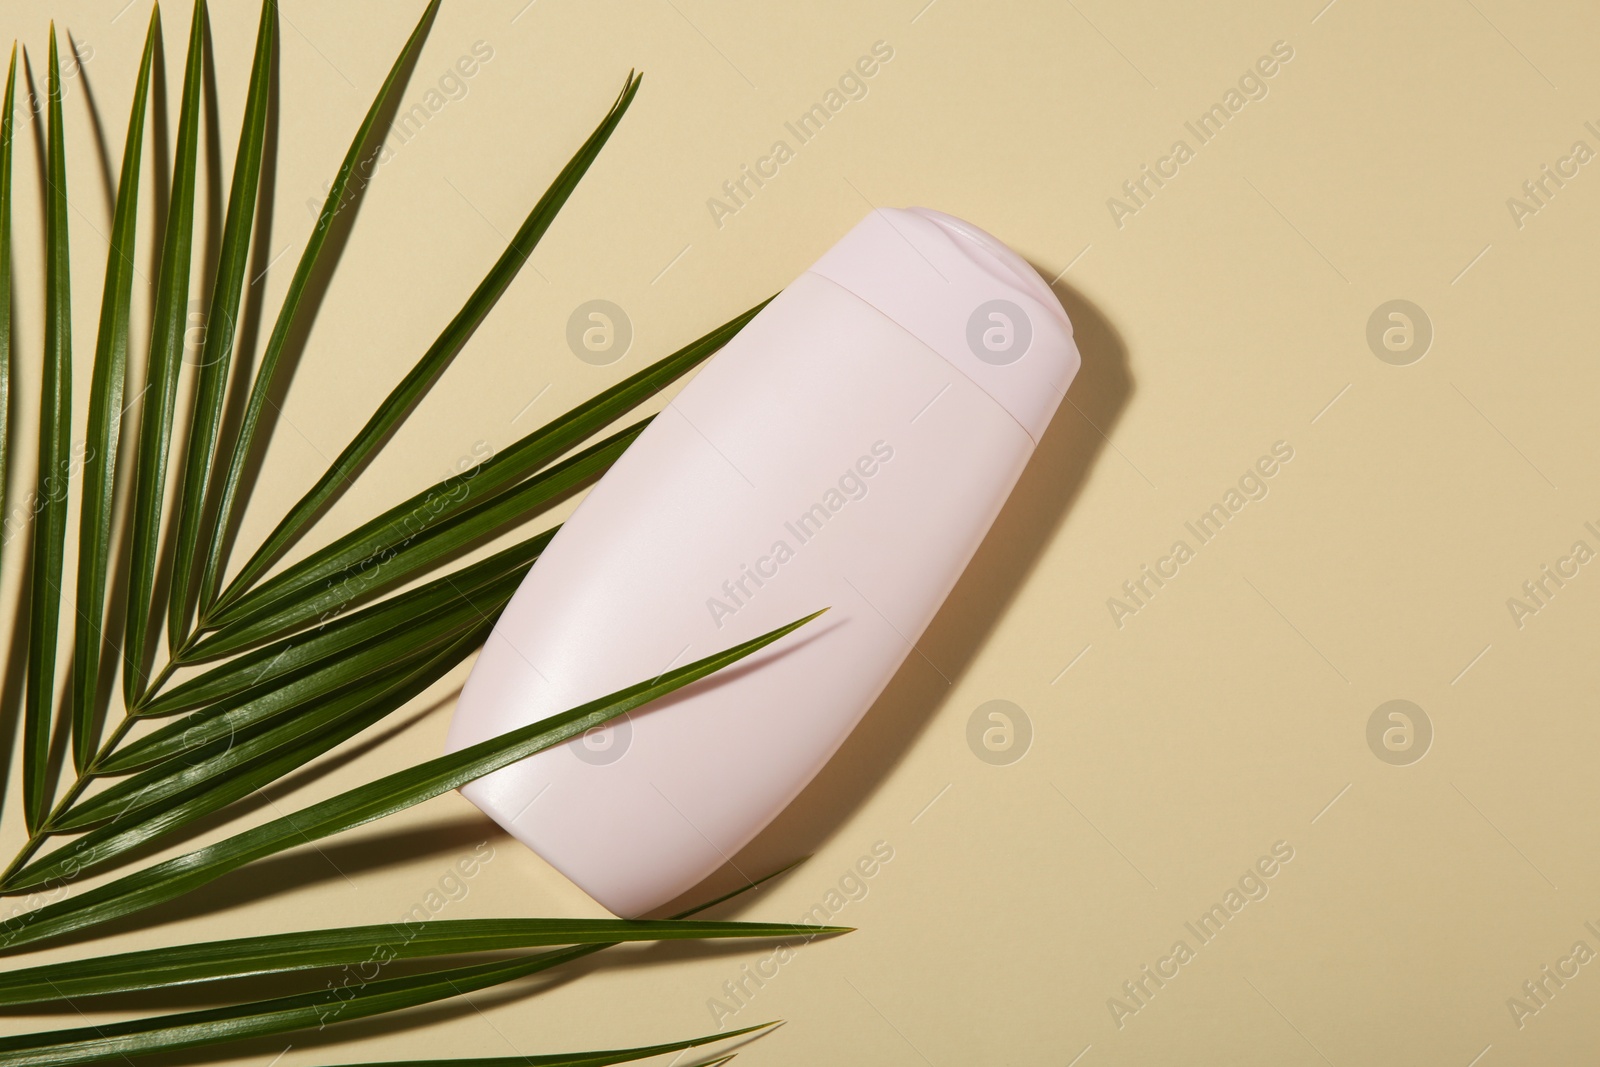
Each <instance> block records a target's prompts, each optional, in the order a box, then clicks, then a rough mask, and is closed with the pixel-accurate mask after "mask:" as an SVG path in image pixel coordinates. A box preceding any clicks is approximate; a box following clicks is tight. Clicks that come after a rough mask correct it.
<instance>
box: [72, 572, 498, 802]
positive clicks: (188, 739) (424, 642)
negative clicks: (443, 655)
mask: <svg viewBox="0 0 1600 1067" xmlns="http://www.w3.org/2000/svg"><path fill="white" fill-rule="evenodd" d="M518 581H519V579H518V578H517V577H515V576H506V577H503V578H501V579H499V580H498V581H497V582H495V583H493V584H491V585H489V586H485V587H483V588H481V589H479V590H478V591H477V592H476V593H474V594H473V595H472V596H469V597H465V598H463V599H462V600H461V601H460V603H458V604H456V605H455V606H453V607H452V608H450V609H449V610H447V611H441V612H437V613H435V614H433V615H431V616H429V617H426V618H422V619H418V620H414V621H412V622H411V623H410V624H409V625H408V626H406V627H402V628H400V629H398V630H395V631H393V632H391V633H389V634H386V635H384V636H383V637H382V638H380V639H378V640H376V641H372V642H368V643H366V644H364V645H359V646H357V647H355V648H351V649H346V650H343V651H341V652H339V653H337V654H335V655H333V656H331V657H328V659H326V660H325V661H323V662H321V663H318V664H314V665H313V666H312V667H310V668H307V669H306V670H304V671H302V672H300V673H299V674H298V675H297V676H296V677H294V678H292V679H287V680H286V679H278V680H277V681H273V682H268V683H265V684H263V685H259V686H254V687H252V688H250V689H247V690H245V691H244V692H243V693H240V694H238V695H237V696H235V697H230V698H228V699H227V700H221V701H217V702H215V703H212V704H208V705H206V706H205V707H203V708H201V709H199V710H198V711H194V712H191V713H190V714H188V715H185V716H184V717H183V718H181V719H176V720H174V721H173V722H171V723H168V724H167V725H165V726H163V727H162V728H161V729H159V730H156V731H154V732H152V733H150V734H147V735H146V736H144V737H141V738H140V739H139V740H137V741H135V742H134V743H133V744H131V745H128V746H126V747H125V748H123V749H122V750H121V751H120V752H118V753H116V754H115V755H113V756H111V757H110V758H108V759H107V760H105V761H104V763H103V764H102V765H101V767H100V768H99V771H100V773H103V774H125V773H127V772H128V771H130V770H134V769H136V768H139V767H145V766H149V765H150V764H153V763H159V762H161V761H162V760H169V759H172V758H173V757H175V756H180V755H183V754H185V753H188V752H192V751H194V750H195V749H198V748H200V747H202V746H205V745H208V744H210V743H212V742H215V741H226V740H228V739H229V738H233V737H236V736H238V734H239V733H240V732H241V731H243V730H247V729H249V728H251V727H253V726H255V725H257V724H259V723H263V722H266V721H268V720H271V719H275V718H277V717H279V716H282V715H286V714H290V713H292V712H294V711H296V710H297V709H300V708H303V707H306V706H308V705H312V704H314V702H316V701H318V700H321V699H323V698H324V697H327V696H330V695H332V694H334V693H337V692H339V691H340V690H341V689H343V688H344V687H346V686H349V685H352V684H354V683H356V682H359V681H361V680H363V679H366V678H370V677H373V676H375V675H379V674H382V673H384V672H386V671H388V670H391V669H392V668H393V667H394V665H395V664H396V663H403V662H405V660H406V658H407V657H410V656H417V655H421V654H424V653H426V652H428V651H429V650H431V649H433V648H435V647H436V646H438V645H441V644H444V643H445V642H447V641H450V640H451V639H453V638H455V637H457V636H459V635H460V634H462V633H463V632H466V631H470V630H476V629H479V628H480V627H481V624H482V622H483V620H484V619H486V618H490V617H492V616H493V615H496V614H498V613H499V611H500V608H501V607H502V606H504V604H505V602H506V601H508V600H510V599H511V594H512V593H514V592H516V588H517V583H518Z"/></svg>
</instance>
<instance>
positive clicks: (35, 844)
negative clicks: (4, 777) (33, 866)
mask: <svg viewBox="0 0 1600 1067" xmlns="http://www.w3.org/2000/svg"><path fill="white" fill-rule="evenodd" d="M137 721H138V720H137V719H136V718H135V717H134V716H132V715H124V716H123V717H122V721H121V722H119V723H118V724H117V728H116V729H115V730H113V731H111V736H110V737H108V738H106V740H105V743H104V744H102V745H101V746H100V749H99V751H97V752H96V753H95V754H94V758H93V759H91V760H90V761H89V762H88V764H87V765H85V767H84V769H83V771H82V772H81V773H79V774H78V776H77V777H76V778H75V779H73V782H72V785H71V786H70V787H68V789H67V791H66V792H65V793H63V794H62V795H61V799H60V800H58V801H56V805H55V807H54V808H52V809H51V811H50V814H49V815H48V816H47V817H46V818H45V820H44V821H43V822H42V823H41V824H40V825H39V828H38V829H37V830H35V831H34V832H33V833H31V834H29V835H28V840H27V841H26V842H25V843H24V844H23V846H22V847H21V848H20V849H18V850H17V854H16V856H15V857H14V858H13V859H12V860H11V862H10V863H9V864H7V866H6V869H5V870H4V871H3V872H0V892H3V891H4V890H5V889H7V888H8V887H9V885H10V882H11V879H12V877H13V876H14V875H15V874H16V873H17V872H18V871H19V870H21V869H22V867H23V865H25V864H26V863H27V862H28V861H29V860H30V859H32V858H33V855H34V853H36V852H38V851H39V847H40V846H41V845H43V844H44V842H45V839H46V838H48V837H50V836H51V835H52V833H53V831H52V830H51V827H52V826H53V825H55V823H56V822H57V821H58V820H60V819H61V817H62V816H64V815H66V814H67V812H68V811H70V810H71V808H72V805H73V804H75V803H77V800H78V798H79V797H81V796H82V795H83V791H84V790H85V789H87V788H89V782H90V781H92V780H93V779H94V777H95V769H96V768H97V767H99V766H100V765H101V764H102V763H103V762H105V761H106V760H107V759H109V758H110V757H111V754H112V753H113V752H114V751H115V750H116V747H117V746H118V745H120V744H121V743H122V741H123V739H124V738H125V737H127V736H128V731H129V730H131V729H133V724H134V723H135V722H137Z"/></svg>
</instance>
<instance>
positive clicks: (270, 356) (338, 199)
mask: <svg viewBox="0 0 1600 1067" xmlns="http://www.w3.org/2000/svg"><path fill="white" fill-rule="evenodd" d="M439 2H440V0H429V3H428V6H427V8H426V9H425V10H424V11H423V12H422V17H421V18H420V19H418V20H417V24H416V26H415V27H413V28H412V30H411V36H410V37H408V38H407V39H406V43H405V47H403V48H402V49H401V50H400V54H399V55H398V56H396V57H395V60H394V63H393V65H391V66H390V68H389V73H388V75H387V76H386V77H385V78H384V79H383V84H382V85H381V86H379V87H378V95H377V96H375V97H373V100H372V105H371V106H370V107H369V108H368V109H367V114H366V117H365V118H363V119H362V121H361V125H360V127H359V128H358V129H357V130H356V135H355V137H354V139H352V140H351V142H350V147H349V149H348V150H347V151H346V152H345V156H344V161H343V162H341V163H340V164H339V170H338V172H337V173H336V174H335V175H334V178H333V183H332V184H331V185H330V186H329V187H328V197H327V199H326V200H325V201H324V202H323V205H322V210H321V211H320V212H319V213H318V215H317V222H316V225H315V226H314V227H313V228H312V230H311V236H310V238H308V239H307V241H306V247H305V250H304V251H302V252H301V254H300V262H299V264H298V265H297V266H296V267H295V270H294V277H293V278H291V279H290V281H289V289H288V292H287V293H286V294H285V295H284V298H283V304H282V306H281V307H280V308H279V310H278V318H277V321H276V322H275V323H274V324H273V327H272V334H271V336H270V337H269V338H268V339H267V344H266V348H265V349H263V350H262V353H261V363H260V365H259V366H258V367H257V369H256V374H255V378H254V380H253V381H252V383H251V386H250V396H249V399H248V400H247V401H246V402H245V409H244V417H243V418H242V419H241V420H240V424H239V433H238V436H237V437H236V438H235V440H234V443H233V448H232V450H231V452H230V455H229V459H228V469H227V473H226V474H225V475H224V476H223V479H222V485H221V488H220V489H219V491H218V495H217V500H218V503H217V512H216V519H215V522H214V528H215V531H216V532H215V534H214V536H212V537H211V538H209V539H207V541H206V550H205V565H204V568H203V570H202V574H201V580H200V588H201V592H200V615H201V617H202V618H203V617H205V616H207V615H208V614H209V613H210V610H211V607H212V605H213V604H214V603H215V601H216V598H217V591H218V586H219V583H220V580H221V573H222V567H223V564H224V562H225V558H224V554H225V551H226V546H227V537H228V531H229V529H230V528H231V526H232V523H233V517H234V507H235V505H236V503H237V500H238V493H239V489H240V486H241V485H242V483H243V479H244V469H245V464H246V463H248V462H249V460H250V456H251V455H252V453H253V450H254V447H255V435H256V428H257V427H258V426H259V425H260V424H261V415H262V413H263V411H264V410H265V409H266V405H267V400H268V397H269V396H270V395H271V393H272V387H273V383H274V381H275V377H276V374H277V370H278V361H279V359H280V358H281V357H282V355H283V349H284V346H285V345H286V344H287V343H288V340H289V335H290V331H291V330H292V329H293V327H294V324H295V317H296V314H297V313H298V312H299V310H300V301H301V299H302V297H304V295H305V290H306V286H307V285H309V284H310V282H311V276H312V274H313V273H314V272H315V271H316V268H317V263H318V261H319V258H320V256H321V254H322V249H323V246H324V245H325V244H326V243H327V240H328V234H329V232H330V231H331V230H332V228H333V218H334V216H335V215H336V214H338V213H339V211H340V209H342V208H343V207H344V206H345V204H344V200H345V190H346V188H347V187H348V186H349V184H350V176H351V175H352V174H354V173H355V170H356V165H357V164H358V163H359V162H360V161H361V158H362V149H363V147H364V146H365V145H366V143H367V141H368V139H369V138H370V137H371V136H372V131H373V128H374V127H376V126H377V123H378V116H379V115H380V114H382V113H383V109H384V106H385V104H386V103H387V102H388V100H389V97H390V94H391V93H392V92H393V91H394V87H395V85H396V83H397V82H398V81H399V79H400V72H401V71H403V70H404V69H405V67H406V64H407V63H408V62H409V61H410V59H411V58H412V57H413V56H415V55H416V53H417V49H418V48H419V47H421V44H422V40H423V38H424V37H425V36H426V31H427V27H428V25H429V23H430V22H431V21H432V19H433V17H434V15H435V13H437V12H438V10H439Z"/></svg>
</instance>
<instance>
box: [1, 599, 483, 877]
mask: <svg viewBox="0 0 1600 1067" xmlns="http://www.w3.org/2000/svg"><path fill="white" fill-rule="evenodd" d="M492 623H493V619H489V620H486V621H485V623H484V624H483V625H482V626H481V627H480V628H479V629H477V630H474V631H472V632H469V633H467V634H466V635H464V636H463V637H461V638H459V639H458V640H457V641H455V642H454V643H452V644H450V645H447V646H445V647H444V648H443V649H441V650H439V651H438V652H437V653H435V654H433V655H432V656H429V657H427V658H426V659H424V660H423V662H422V663H421V664H420V665H408V666H403V667H398V668H396V669H395V670H393V671H391V672H390V673H387V674H384V675H380V676H378V677H376V678H372V679H369V680H367V681H365V682H363V683H361V684H359V685H356V686H354V687H352V688H349V689H347V690H345V691H344V692H342V693H340V694H339V695H338V696H335V697H332V698H329V699H328V700H326V701H323V702H322V703H321V704H319V705H316V706H314V707H312V708H310V709H309V710H307V711H305V712H303V713H301V714H298V715H295V716H292V717H288V718H287V719H286V720H285V721H280V722H276V723H272V724H269V725H268V726H267V727H265V728H258V729H257V730H255V731H252V732H247V733H246V734H245V736H243V737H234V738H224V739H223V740H221V741H219V742H215V743H214V744H213V745H211V746H209V747H208V748H207V749H201V750H196V751H194V752H192V753H191V754H190V759H191V760H192V762H186V761H180V762H179V763H177V764H176V765H174V766H175V767H176V769H173V767H163V768H159V769H154V768H153V769H152V770H151V771H149V772H147V773H148V774H149V776H150V777H149V779H148V780H146V779H144V778H143V777H142V776H138V775H136V776H135V777H134V778H133V779H129V782H135V781H137V783H138V784H137V785H130V786H129V787H128V788H126V789H123V790H121V791H120V792H117V791H116V790H115V789H113V790H107V792H106V793H105V794H97V795H96V796H95V797H92V798H90V799H89V800H88V801H86V802H85V805H84V806H85V808H87V809H88V810H89V813H90V814H91V815H95V814H100V815H109V816H110V820H111V821H109V822H107V823H106V824H105V825H102V826H99V827H97V828H95V829H94V830H91V831H90V832H89V833H86V834H84V835H83V836H81V837H78V838H76V839H74V840H73V841H71V842H70V843H68V844H66V845H62V846H61V847H59V848H57V849H55V850H54V851H52V852H50V853H49V854H48V855H46V856H44V857H42V858H41V859H38V860H35V861H34V862H33V863H31V864H28V865H27V866H25V867H22V868H21V869H19V870H17V871H15V872H14V873H13V874H11V875H10V876H9V877H8V878H6V879H5V882H4V886H3V891H4V892H6V893H18V892H23V891H25V890H28V889H33V888H36V887H38V886H41V885H49V884H65V883H67V882H70V881H73V880H75V879H77V878H81V877H83V876H85V875H87V874H91V873H94V872H95V871H99V870H102V869H104V868H106V867H108V866H115V865H117V864H119V863H120V862H125V861H126V860H127V859H129V858H130V857H131V856H133V855H135V854H136V852H137V850H139V849H141V848H144V847H146V846H149V845H151V844H152V843H154V842H156V841H159V840H161V839H163V838H165V837H167V836H168V835H170V834H172V833H175V832H177V831H179V830H182V829H183V828H184V827H185V826H188V825H190V824H191V823H193V822H195V820H197V819H200V818H203V817H204V816H207V815H210V814H212V813H213V812H216V811H220V810H221V809H223V808H224V807H226V806H228V805H229V804H232V803H234V802H235V801H238V800H242V799H244V798H245V797H248V796H252V795H254V794H255V793H256V792H258V791H259V790H262V789H265V788H266V787H267V786H269V785H271V784H272V783H273V782H276V781H278V780H279V779H280V778H282V777H283V776H284V775H286V774H289V773H291V772H293V771H295V770H298V769H299V768H300V767H303V766H305V765H306V764H307V763H310V762H311V761H312V760H313V759H315V758H317V757H318V756H321V755H322V754H323V753H325V752H329V751H331V750H332V749H334V748H336V747H337V746H339V745H340V744H342V743H343V742H345V741H347V740H349V739H350V738H352V737H354V736H356V735H357V734H359V733H361V732H362V731H364V730H366V729H368V728H369V727H371V726H373V725H374V724H376V723H378V722H379V721H381V720H382V719H383V718H384V717H385V716H387V715H389V714H390V713H392V712H394V711H397V710H398V709H400V708H401V707H404V706H405V705H406V704H408V703H410V702H411V700H412V699H413V698H415V697H416V696H418V695H419V694H421V693H422V692H423V691H424V690H425V689H427V688H428V686H430V685H432V684H433V683H434V682H436V681H438V680H439V679H440V678H442V677H444V675H445V674H446V673H448V672H449V671H450V669H451V668H452V667H454V666H455V665H456V664H457V663H459V662H460V661H461V659H462V658H463V657H465V656H466V655H467V653H469V652H470V651H472V650H473V649H474V648H477V647H478V646H479V645H480V644H482V643H483V639H484V637H485V636H486V635H487V633H488V630H489V627H490V626H491V625H492ZM120 784H121V783H119V785H120ZM112 793H115V795H113V796H110V797H109V799H107V800H106V801H105V802H104V803H101V804H99V805H98V806H97V805H96V802H97V801H99V800H100V799H101V797H104V796H106V795H107V794H112ZM75 811H76V809H75Z"/></svg>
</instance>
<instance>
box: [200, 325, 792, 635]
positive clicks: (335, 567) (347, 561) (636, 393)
mask: <svg viewBox="0 0 1600 1067" xmlns="http://www.w3.org/2000/svg"><path fill="white" fill-rule="evenodd" d="M766 304H767V301H765V300H764V301H762V302H761V303H759V304H757V305H756V306H755V307H753V308H750V309H749V310H748V311H745V312H743V313H741V314H739V315H737V316H735V317H734V318H732V319H730V320H729V321H728V322H725V323H723V324H722V325H721V326H719V327H717V328H716V329H715V330H712V331H711V332H710V333H708V334H706V335H705V336H703V337H700V338H698V339H697V340H695V341H693V342H691V343H690V344H688V345H685V346H684V347H683V348H681V349H679V350H678V351H676V352H674V353H672V354H671V355H670V356H667V357H665V358H663V359H661V360H658V361H657V362H655V363H652V364H651V365H650V366H648V367H646V368H644V369H643V370H641V371H639V372H637V373H635V374H633V375H630V376H629V377H628V378H626V379H624V380H623V381H621V382H618V383H617V384H616V385H614V386H612V387H610V388H609V389H606V390H605V391H603V392H601V393H600V394H598V395H597V396H595V397H593V398H591V399H590V400H587V401H585V402H584V403H582V404H579V405H578V406H577V407H575V408H573V409H572V410H571V411H568V412H566V413H565V414H563V415H561V416H559V417H557V418H555V419H553V420H552V421H550V422H549V423H547V424H545V425H544V426H541V427H540V428H539V429H537V430H535V431H533V432H532V433H530V434H528V435H527V436H526V437H523V438H522V439H521V440H519V441H517V442H516V443H515V444H513V445H511V446H509V447H508V448H506V449H504V450H503V451H501V452H500V453H499V454H497V455H495V456H494V457H492V458H490V459H488V460H485V461H484V462H483V463H481V464H479V465H478V466H477V467H474V468H472V469H471V470H467V471H464V472H462V473H461V474H458V475H454V476H452V477H450V478H446V479H445V480H444V481H441V482H439V483H438V484H437V485H434V486H433V487H431V488H429V489H427V490H425V491H423V492H421V493H418V494H417V495H416V496H413V497H412V498H411V499H409V500H407V501H405V502H404V503H402V504H399V505H397V506H395V507H393V508H390V509H389V510H388V511H386V512H384V513H383V514H382V515H379V516H378V517H377V518H375V519H372V520H370V521H369V522H367V523H365V524H363V525H362V526H360V527H358V528H357V529H356V530H353V531H352V532H351V533H349V534H346V535H345V536H344V537H341V538H339V539H338V540H336V541H334V542H333V543H332V544H330V545H328V546H326V547H325V548H323V549H320V550H318V551H317V552H314V553H312V554H311V555H309V556H307V557H306V558H305V559H304V560H302V561H300V562H298V563H296V564H293V565H291V566H289V567H286V568H285V569H284V570H283V571H282V572H280V573H279V574H277V575H274V576H273V577H272V578H270V579H268V580H267V581H265V582H263V583H261V585H260V586H258V587H257V588H256V589H254V590H252V591H251V592H250V593H249V594H246V595H245V596H242V597H240V598H239V599H238V600H237V601H235V602H234V603H233V605H232V606H231V607H230V609H229V610H227V611H219V612H218V614H217V615H216V617H215V618H214V619H213V625H215V626H217V627H219V628H220V629H221V631H223V632H226V631H227V630H228V627H229V626H231V625H237V624H238V622H239V620H244V619H251V618H262V617H265V616H266V614H267V613H268V612H269V611H270V612H272V613H274V614H282V615H290V614H292V613H291V612H290V610H289V606H291V605H294V604H296V603H303V602H304V601H305V600H306V599H307V597H308V596H310V595H314V594H311V593H310V591H311V590H318V589H322V588H324V587H325V585H326V583H327V582H328V581H329V580H330V579H332V578H334V577H335V576H337V575H339V574H341V573H345V572H349V571H351V570H352V569H359V568H360V567H361V566H362V565H363V564H365V563H367V562H368V561H371V560H376V559H385V558H387V557H388V556H389V555H391V554H393V553H394V552H395V551H396V550H397V549H399V548H400V547H401V546H403V545H405V544H406V543H408V542H409V541H410V540H411V539H413V538H415V537H417V536H418V535H420V534H422V533H423V532H425V531H426V530H428V529H429V528H431V527H432V526H434V525H436V524H438V523H441V522H445V521H447V520H449V519H450V518H451V517H453V516H454V515H456V514H457V513H459V512H460V511H462V510H463V509H465V508H468V507H472V506H475V505H477V504H479V503H481V502H484V501H486V500H489V499H491V498H493V497H495V496H497V495H499V494H501V493H504V492H507V491H508V490H509V489H511V488H512V487H514V486H516V485H517V484H519V483H520V482H522V481H523V480H524V479H525V478H527V477H528V476H529V475H531V474H533V473H534V472H535V471H538V470H540V469H541V468H543V467H545V466H546V465H548V464H550V463H552V462H554V461H555V460H556V459H557V458H559V457H560V456H561V455H563V454H564V453H566V452H567V451H568V450H570V449H572V448H574V447H576V446H577V445H578V444H580V443H581V442H583V441H585V440H587V439H588V438H590V437H592V436H594V435H595V434H596V433H599V432H600V431H601V430H603V429H605V428H606V427H607V426H609V425H610V424H611V423H612V422H614V421H615V420H617V419H618V418H620V417H621V416H622V415H624V414H626V413H627V412H628V411H630V410H632V409H633V408H635V407H637V406H638V405H639V404H641V403H643V402H644V401H646V400H648V399H649V398H650V397H652V396H654V395H655V394H657V393H658V392H660V391H661V390H662V389H664V388H666V386H668V385H670V384H671V383H672V382H673V381H675V380H676V379H677V378H679V377H680V376H682V375H683V374H685V373H687V372H688V371H690V370H692V369H693V368H694V367H696V366H698V365H699V364H700V363H701V362H703V361H704V360H706V359H707V358H708V357H710V356H711V354H712V353H714V352H716V351H717V350H718V349H719V348H721V347H722V346H723V345H725V344H727V343H728V341H729V340H731V339H732V338H733V337H734V335H735V334H737V333H738V332H739V331H740V330H741V329H743V328H744V326H745V324H746V323H748V322H749V321H750V320H751V319H752V318H754V317H755V316H756V313H757V312H759V311H760V310H761V309H762V308H763V307H765V306H766ZM225 647H227V646H226V645H225V644H224V642H223V641H222V640H221V639H220V637H219V639H218V640H215V641H210V643H208V642H207V641H202V642H200V643H199V644H197V645H196V646H194V647H193V648H192V649H191V651H190V657H191V658H195V659H198V658H203V657H204V656H206V655H215V654H220V651H216V650H220V649H222V648H225Z"/></svg>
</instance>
